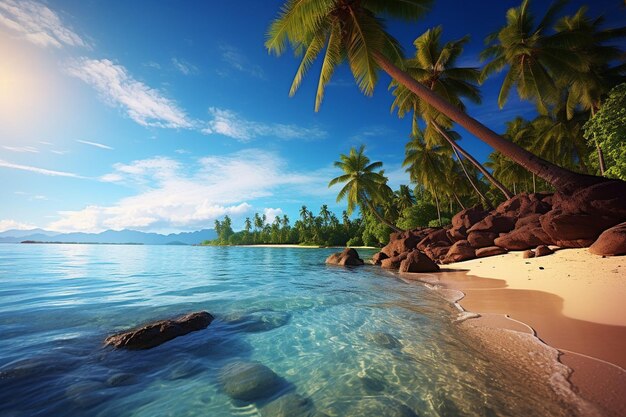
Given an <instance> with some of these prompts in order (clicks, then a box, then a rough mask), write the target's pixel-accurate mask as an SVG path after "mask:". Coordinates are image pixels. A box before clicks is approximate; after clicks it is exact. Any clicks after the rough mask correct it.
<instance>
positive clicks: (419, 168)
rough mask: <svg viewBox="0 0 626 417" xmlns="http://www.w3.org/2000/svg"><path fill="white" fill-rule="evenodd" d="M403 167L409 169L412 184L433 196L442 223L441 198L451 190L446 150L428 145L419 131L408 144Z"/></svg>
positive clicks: (438, 146)
mask: <svg viewBox="0 0 626 417" xmlns="http://www.w3.org/2000/svg"><path fill="white" fill-rule="evenodd" d="M402 166H405V167H408V168H407V170H406V171H407V172H408V173H409V176H410V178H411V181H412V182H415V183H418V184H421V185H422V186H423V187H424V189H426V191H428V192H429V193H430V194H431V195H432V196H433V198H434V199H435V205H436V206H437V217H438V218H439V223H441V208H440V203H439V196H440V195H441V194H447V192H448V191H449V189H450V187H449V183H448V181H447V172H448V171H450V170H451V169H452V167H451V159H450V157H449V155H448V152H447V151H446V149H445V148H444V147H442V146H440V145H434V146H431V145H429V144H427V143H426V142H425V141H424V138H423V136H422V134H421V131H417V132H415V134H414V135H412V137H411V140H410V141H409V142H408V143H407V144H406V147H405V158H404V162H403V163H402Z"/></svg>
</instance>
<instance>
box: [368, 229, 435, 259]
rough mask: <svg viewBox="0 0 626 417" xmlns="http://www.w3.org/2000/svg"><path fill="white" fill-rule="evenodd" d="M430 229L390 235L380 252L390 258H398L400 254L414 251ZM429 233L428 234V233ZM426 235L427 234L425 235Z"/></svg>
mask: <svg viewBox="0 0 626 417" xmlns="http://www.w3.org/2000/svg"><path fill="white" fill-rule="evenodd" d="M427 230H430V229H416V230H407V231H404V232H402V233H392V234H391V235H390V236H389V243H388V244H387V245H386V246H385V247H383V248H382V249H381V250H380V251H381V252H384V253H385V255H387V256H388V257H390V258H393V257H394V256H398V255H400V254H401V253H404V252H408V251H410V250H411V249H415V247H416V246H417V244H418V243H419V241H420V240H422V239H423V238H424V237H423V236H425V234H424V233H425V231H427ZM428 233H430V232H428ZM426 234H427V233H426Z"/></svg>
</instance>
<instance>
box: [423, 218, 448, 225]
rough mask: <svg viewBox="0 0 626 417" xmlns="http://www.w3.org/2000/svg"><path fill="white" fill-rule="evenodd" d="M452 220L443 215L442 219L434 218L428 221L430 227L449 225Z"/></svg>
mask: <svg viewBox="0 0 626 417" xmlns="http://www.w3.org/2000/svg"><path fill="white" fill-rule="evenodd" d="M450 222H451V220H450V219H449V218H447V217H442V218H441V221H439V219H434V220H431V221H429V222H428V227H443V226H447V225H449V224H450Z"/></svg>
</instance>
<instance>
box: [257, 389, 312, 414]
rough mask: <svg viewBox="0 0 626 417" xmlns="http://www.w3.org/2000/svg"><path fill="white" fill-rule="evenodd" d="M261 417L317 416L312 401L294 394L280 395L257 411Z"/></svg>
mask: <svg viewBox="0 0 626 417" xmlns="http://www.w3.org/2000/svg"><path fill="white" fill-rule="evenodd" d="M259 412H260V414H261V417H313V416H314V415H315V416H317V414H316V413H315V408H314V406H313V401H311V399H310V398H305V397H303V396H301V395H299V394H296V393H295V392H290V393H289V394H285V395H282V396H280V397H278V398H277V399H275V400H274V401H271V402H269V403H267V404H266V405H264V406H263V407H262V408H261V409H260V410H259Z"/></svg>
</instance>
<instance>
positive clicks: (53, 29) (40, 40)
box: [0, 0, 89, 48]
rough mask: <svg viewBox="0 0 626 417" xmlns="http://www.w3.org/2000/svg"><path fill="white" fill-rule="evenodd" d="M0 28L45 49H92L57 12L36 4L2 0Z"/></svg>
mask: <svg viewBox="0 0 626 417" xmlns="http://www.w3.org/2000/svg"><path fill="white" fill-rule="evenodd" d="M0 25H3V26H5V27H7V28H9V29H10V30H12V31H14V32H16V33H19V34H20V35H21V36H22V37H23V38H24V39H26V40H28V41H29V42H32V43H34V44H36V45H39V46H42V47H49V46H51V47H54V48H62V47H63V46H81V47H89V45H88V43H87V42H86V41H84V40H83V39H82V38H81V37H80V36H78V35H77V34H76V33H75V32H74V31H72V30H71V29H70V28H68V27H67V26H65V25H64V24H63V22H61V19H60V18H59V16H58V15H57V14H56V13H55V12H53V11H52V10H50V9H49V8H47V7H46V6H44V5H43V4H41V3H38V2H35V1H29V0H20V1H16V0H0Z"/></svg>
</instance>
